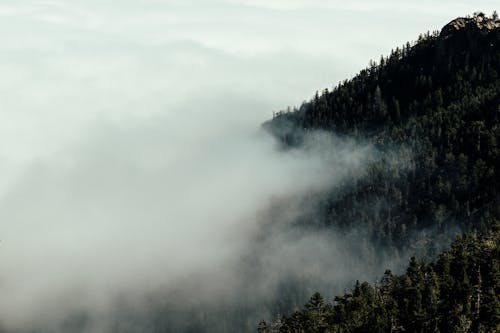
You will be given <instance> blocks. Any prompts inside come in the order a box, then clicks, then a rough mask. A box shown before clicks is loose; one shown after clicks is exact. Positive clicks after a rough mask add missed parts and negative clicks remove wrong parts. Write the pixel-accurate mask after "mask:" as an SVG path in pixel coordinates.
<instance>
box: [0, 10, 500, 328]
mask: <svg viewBox="0 0 500 333" xmlns="http://www.w3.org/2000/svg"><path fill="white" fill-rule="evenodd" d="M494 5H495V2H494V1H449V0H445V1H440V2H439V3H437V4H436V2H435V1H429V0H423V1H418V2H417V1H411V2H410V1H394V0H386V1H378V2H374V1H368V0H362V1H349V2H346V1H336V0H332V1H326V0H322V1H320V0H308V1H305V0H274V1H270V0H268V1H264V0H199V1H186V0H184V1H180V0H179V1H177V0H172V1H162V0H136V1H132V0H123V1H119V2H117V1H111V0H100V1H97V0H85V1H83V0H73V1H61V0H40V1H29V0H17V1H15V2H9V1H0V40H1V43H0V114H1V119H2V121H1V122H0V240H1V242H0V294H1V295H2V297H0V323H2V324H3V325H6V326H7V327H11V328H12V327H14V328H19V327H21V328H26V327H35V326H37V325H48V326H47V327H49V326H50V325H51V324H48V323H50V322H57V321H58V320H60V319H61V318H62V317H64V314H62V313H61V311H60V308H61V302H62V300H67V299H68V295H73V296H74V295H80V297H76V299H78V301H73V302H70V304H69V307H70V308H71V307H75V308H78V307H87V308H89V307H92V308H93V309H99V308H106V306H105V305H103V304H108V303H109V299H108V298H109V297H111V296H110V295H115V294H118V293H120V292H131V291H134V292H139V293H140V292H149V291H151V290H154V289H155V288H157V287H159V286H161V285H162V284H167V285H169V284H173V283H174V282H173V281H179V280H182V279H183V278H185V277H186V276H193V274H195V272H203V274H202V275H203V276H204V277H207V276H212V275H211V274H212V273H213V276H214V280H219V282H218V283H214V284H211V286H212V287H213V289H216V290H219V291H221V293H222V290H223V289H225V288H224V286H233V287H234V288H237V287H238V286H239V285H238V283H237V282H236V281H237V280H238V278H239V277H238V275H237V274H236V273H235V268H234V267H235V265H234V263H235V261H237V259H238V258H240V256H241V255H243V253H245V252H246V251H247V249H248V248H249V247H251V246H250V245H249V244H250V243H251V242H252V241H253V240H254V238H252V237H254V236H256V235H258V234H259V232H261V231H262V230H261V227H262V226H261V224H260V222H259V221H258V218H257V216H258V215H259V214H260V213H261V212H262V210H264V209H266V207H267V206H268V205H269V202H271V201H272V200H273V199H276V198H283V197H287V196H288V195H291V194H294V195H300V194H301V193H306V192H308V191H311V190H314V191H320V190H322V189H324V186H327V185H328V186H336V184H338V183H340V182H341V181H343V180H345V179H347V178H349V179H352V178H356V177H361V176H362V174H363V171H364V165H365V164H366V161H367V160H369V159H370V158H372V156H374V155H376V151H374V150H373V148H372V147H369V146H367V145H365V144H363V143H359V142H348V141H343V140H340V139H339V138H336V137H334V136H333V137H330V136H324V135H322V134H318V136H317V137H315V138H313V139H312V140H313V141H314V142H316V145H315V147H316V148H311V149H309V150H303V151H297V152H293V153H290V154H285V155H282V154H279V153H278V152H277V149H276V143H275V142H274V141H273V139H272V138H270V137H268V136H266V135H265V134H264V133H262V132H261V131H260V130H259V127H260V124H261V123H262V122H264V121H266V120H268V119H269V118H270V117H271V116H272V112H273V111H277V110H280V109H284V108H286V107H287V106H297V105H300V103H301V102H302V101H304V100H307V99H309V98H310V97H311V96H313V95H314V93H315V92H316V91H322V90H323V89H325V88H332V87H333V86H335V85H336V84H337V83H338V82H339V81H342V80H344V79H348V78H350V77H352V76H353V75H354V74H355V73H356V72H357V71H358V70H360V69H362V68H364V67H365V66H366V65H367V64H368V62H369V60H370V59H379V58H380V55H382V54H384V55H387V54H388V53H389V52H390V50H391V49H393V48H395V47H396V46H400V45H403V44H404V43H405V42H406V41H408V40H410V41H411V40H416V39H417V37H418V34H420V33H424V32H426V31H428V30H430V31H433V30H439V29H440V28H441V27H442V26H443V25H445V24H446V23H448V22H449V21H450V20H451V19H453V18H455V17H457V16H463V15H466V14H472V13H473V12H475V11H478V10H480V11H484V12H485V13H488V14H489V13H491V12H493V10H494V9H495V8H494ZM315 140H316V141H315ZM346 170H351V173H350V174H349V173H347V172H346ZM292 208H293V209H291V210H290V211H291V212H293V211H294V209H298V206H293V207H292ZM290 214H291V215H294V214H293V213H290ZM285 220H286V219H285ZM280 230H281V229H280ZM284 235H285V236H284ZM284 235H283V234H281V235H280V236H279V237H276V238H272V239H273V241H272V242H271V245H269V246H270V248H274V249H275V251H274V252H273V253H274V254H273V255H268V254H266V255H264V259H263V261H264V262H270V263H273V264H272V265H277V264H279V263H280V262H282V264H283V263H287V264H286V265H288V268H289V270H287V269H283V270H282V271H281V270H279V269H278V271H280V272H281V273H279V274H277V276H273V277H272V279H270V280H269V281H267V280H266V281H263V283H262V285H266V283H269V284H270V285H271V286H272V281H274V280H276V279H279V278H280V277H282V275H280V274H291V273H290V271H292V270H294V269H295V268H297V267H303V265H304V263H305V262H309V260H310V259H311V256H313V255H314V253H316V254H317V252H318V251H320V252H321V251H326V252H324V253H323V252H321V253H323V255H322V256H320V257H322V258H328V257H331V252H329V250H328V249H330V250H332V251H336V248H335V247H334V248H333V249H332V248H329V247H326V249H327V250H325V247H324V246H326V245H325V244H328V243H331V240H332V239H331V238H329V237H326V238H322V237H323V236H321V237H319V238H314V237H313V236H314V235H309V234H308V235H305V237H304V239H302V240H299V241H297V242H296V246H295V247H294V246H289V245H287V244H288V242H289V241H290V237H291V236H290V237H288V236H286V233H284ZM292 238H293V237H292ZM276 239H277V240H276ZM318 239H319V240H318ZM321 239H323V240H321ZM337 241H338V242H339V244H340V243H341V240H337ZM220 244H225V245H224V246H220ZM285 245H287V246H285ZM283 246H285V247H283ZM329 246H331V245H329ZM341 247H342V246H341V245H338V246H337V250H338V248H341ZM276 249H277V250H276ZM339 251H340V250H338V251H337V252H339ZM297 253H302V254H303V258H302V259H303V260H302V261H300V260H299V261H298V262H295V264H293V263H291V262H289V261H288V259H290V258H291V257H292V255H291V254H293V256H296V255H297ZM335 257H336V258H337V259H338V260H342V258H341V257H342V256H340V255H338V256H335ZM325 260H326V259H325ZM320 262H321V263H323V262H324V261H320ZM283 265H284V264H283ZM339 265H341V266H342V265H343V266H342V267H351V268H352V266H353V265H351V263H349V262H347V261H344V262H342V263H339ZM354 266H356V265H354ZM214 267H215V268H214ZM314 267H316V266H314ZM358 268H359V267H358ZM358 268H353V269H352V270H351V273H352V276H354V275H355V274H361V273H362V271H361V270H360V268H359V269H358ZM139 272H142V273H139ZM144 272H147V273H144ZM211 272H212V273H211ZM221 272H223V273H224V274H222V273H221ZM330 273H331V274H333V276H337V275H335V274H339V273H338V272H330ZM330 273H329V274H330ZM200 274H201V273H200ZM294 274H297V272H296V271H295V273H294ZM318 274H319V273H318ZM117 276H118V278H117ZM222 276H225V277H228V276H229V277H232V278H228V279H229V280H225V279H223V278H222ZM349 277H350V275H349ZM345 278H346V277H345V276H344V277H343V279H345ZM220 281H223V282H224V283H226V284H224V283H221V282H220ZM175 283H177V282H175ZM145 285H146V286H147V288H145V287H144V286H145ZM271 288H272V287H271ZM108 296H109V297H108ZM219 296H220V294H219ZM96 304H98V305H96ZM42 308H44V309H45V310H46V311H40V309H42ZM47 309H48V310H47ZM51 309H52V310H53V311H51ZM96 311H97V310H96ZM97 312H99V311H97ZM101 314H102V313H101ZM98 316H99V315H98ZM101 317H105V315H102V316H101ZM41 323H42V324H41Z"/></svg>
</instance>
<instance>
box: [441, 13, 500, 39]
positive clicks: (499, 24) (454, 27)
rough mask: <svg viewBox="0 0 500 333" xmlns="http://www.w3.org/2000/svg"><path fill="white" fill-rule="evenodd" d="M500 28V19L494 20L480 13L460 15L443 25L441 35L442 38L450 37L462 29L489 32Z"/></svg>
mask: <svg viewBox="0 0 500 333" xmlns="http://www.w3.org/2000/svg"><path fill="white" fill-rule="evenodd" d="M498 28H500V20H494V19H492V18H488V17H486V16H484V15H482V14H479V15H475V16H473V17H459V18H457V19H454V20H453V21H451V22H450V23H448V24H447V25H445V26H444V27H443V29H442V30H441V34H440V36H441V38H449V37H450V36H453V35H454V34H456V33H457V32H458V31H460V30H465V31H470V32H481V33H483V34H484V33H486V34H487V33H489V32H491V31H492V30H495V29H498Z"/></svg>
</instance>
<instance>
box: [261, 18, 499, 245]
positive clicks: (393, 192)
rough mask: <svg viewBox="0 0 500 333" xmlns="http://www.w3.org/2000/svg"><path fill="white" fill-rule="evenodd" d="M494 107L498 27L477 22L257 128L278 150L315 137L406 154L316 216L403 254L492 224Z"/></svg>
mask: <svg viewBox="0 0 500 333" xmlns="http://www.w3.org/2000/svg"><path fill="white" fill-rule="evenodd" d="M499 105H500V23H499V21H498V20H493V19H489V18H487V17H485V16H483V15H479V16H475V17H473V18H459V19H456V20H454V21H452V22H451V23H449V24H448V25H446V26H445V27H444V28H443V29H442V31H441V32H440V33H438V32H435V33H433V34H429V33H428V34H426V35H424V36H420V37H419V39H418V41H417V42H416V43H414V44H413V45H410V44H409V43H408V44H407V45H405V46H404V47H403V48H402V49H399V48H398V49H396V50H395V51H393V52H392V53H391V55H390V56H389V57H387V58H382V59H381V60H380V64H379V65H376V64H374V63H372V64H371V66H370V67H369V68H367V69H364V70H362V71H361V72H360V73H359V74H358V75H356V76H355V77H354V78H353V79H351V80H349V81H344V82H343V83H341V84H339V85H338V86H337V87H335V88H334V89H333V90H332V91H327V90H325V91H324V92H323V93H322V94H316V95H315V97H314V98H313V99H312V100H311V101H310V102H307V103H304V104H303V105H302V106H301V107H300V108H299V109H295V110H294V111H293V112H278V113H277V114H276V116H275V117H274V118H273V119H272V120H271V121H269V122H267V123H265V124H264V126H265V127H266V128H268V129H269V130H270V131H272V132H273V133H274V134H275V135H276V136H277V137H278V138H279V139H280V140H281V142H283V146H284V148H287V147H288V148H290V147H294V146H297V145H300V143H301V139H302V137H303V134H304V133H307V132H309V131H311V130H317V129H321V130H326V131H329V132H334V133H336V134H340V135H345V136H349V137H355V138H356V139H358V140H361V141H368V142H370V143H372V144H373V145H375V146H376V147H377V148H378V149H379V150H380V151H381V152H383V154H384V153H385V154H388V153H389V152H391V151H394V148H395V147H399V148H400V149H401V148H405V149H406V151H408V152H409V154H410V155H411V156H410V157H411V158H409V159H401V160H402V161H401V163H400V164H403V166H402V167H400V171H403V172H396V171H395V170H393V169H391V168H387V165H384V164H383V163H382V164H378V165H373V166H372V170H371V172H370V176H368V177H366V178H365V179H364V180H362V181H361V182H359V184H358V186H356V187H355V188H353V189H351V190H350V191H348V193H346V194H345V195H343V196H342V197H340V198H338V197H334V196H331V198H330V200H327V202H328V203H327V204H326V205H325V206H324V207H323V214H322V215H323V221H322V222H323V223H324V224H325V225H335V226H337V227H348V226H350V225H351V224H352V222H353V221H356V224H357V225H358V226H363V228H365V229H367V228H368V229H370V230H371V237H372V238H373V239H374V240H376V241H378V242H380V243H383V244H387V243H391V244H394V245H396V246H402V245H404V244H405V243H406V240H407V239H408V238H409V237H410V236H411V234H412V232H414V231H415V230H422V229H424V228H429V227H432V228H433V230H435V231H436V232H441V233H445V232H446V231H447V230H449V229H450V228H453V227H459V228H461V229H462V230H471V229H474V228H480V227H481V226H487V225H488V224H490V223H491V219H492V217H494V216H497V217H498V216H499V202H500V199H499V191H498V188H499V185H500V184H499V176H498V175H500V159H499V156H500V147H499V144H500V122H499V120H500V110H499ZM387 156H389V155H387ZM388 158H391V157H390V156H389V157H388ZM381 160H384V159H383V158H382V159H381ZM366 207H371V208H370V209H364V208H366ZM373 207H379V208H376V209H375V210H374V209H373Z"/></svg>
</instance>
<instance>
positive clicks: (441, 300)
mask: <svg viewBox="0 0 500 333" xmlns="http://www.w3.org/2000/svg"><path fill="white" fill-rule="evenodd" d="M499 227H500V226H499V225H495V226H493V228H492V229H491V230H489V231H486V232H485V233H483V234H481V235H477V234H470V235H465V236H463V237H461V238H458V239H457V240H456V241H455V242H453V244H452V246H451V249H450V250H448V251H444V252H443V253H442V254H441V255H440V256H439V258H438V259H437V260H436V262H433V263H431V264H426V263H423V262H420V261H418V260H416V259H415V258H414V257H412V258H411V260H410V263H409V265H408V269H407V270H406V273H404V274H402V275H393V274H392V273H391V271H389V270H387V271H386V272H385V274H384V276H383V278H382V280H381V281H380V282H379V283H377V284H375V285H371V284H369V283H367V282H364V283H359V282H356V284H355V286H354V288H353V289H352V290H351V291H350V292H349V293H346V294H345V295H343V296H338V297H335V299H334V301H333V302H326V301H325V300H324V299H323V298H322V296H321V295H320V294H319V293H315V294H314V295H313V296H312V297H311V299H310V300H309V302H307V304H305V306H304V308H303V309H302V310H300V311H296V312H294V313H293V314H291V315H290V316H289V317H286V318H284V319H283V320H282V321H281V320H279V321H277V322H274V323H272V325H271V324H270V325H268V324H267V323H266V322H265V321H262V322H261V323H260V324H259V328H258V331H259V332H261V333H265V332H272V331H279V332H496V331H498V329H500V326H499V325H500V299H499V295H500V263H499V258H500V252H499V248H498V245H499V242H500V229H499Z"/></svg>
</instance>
